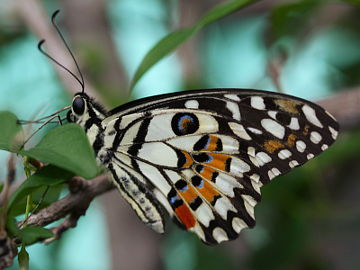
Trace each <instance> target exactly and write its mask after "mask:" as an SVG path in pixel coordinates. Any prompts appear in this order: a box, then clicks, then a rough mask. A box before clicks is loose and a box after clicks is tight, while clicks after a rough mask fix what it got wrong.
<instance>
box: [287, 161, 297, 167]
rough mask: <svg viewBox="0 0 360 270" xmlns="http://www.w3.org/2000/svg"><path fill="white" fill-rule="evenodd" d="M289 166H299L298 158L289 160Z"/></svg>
mask: <svg viewBox="0 0 360 270" xmlns="http://www.w3.org/2000/svg"><path fill="white" fill-rule="evenodd" d="M289 166H290V168H294V167H296V166H299V162H297V161H296V160H292V161H290V162H289Z"/></svg>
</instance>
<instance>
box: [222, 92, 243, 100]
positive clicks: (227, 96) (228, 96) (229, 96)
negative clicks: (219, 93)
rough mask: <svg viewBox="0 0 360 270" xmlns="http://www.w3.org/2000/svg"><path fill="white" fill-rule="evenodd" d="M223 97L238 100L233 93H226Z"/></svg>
mask: <svg viewBox="0 0 360 270" xmlns="http://www.w3.org/2000/svg"><path fill="white" fill-rule="evenodd" d="M224 97H226V98H228V99H231V100H235V101H240V98H239V97H238V96H237V95H234V94H227V95H224Z"/></svg>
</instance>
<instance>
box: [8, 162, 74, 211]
mask: <svg viewBox="0 0 360 270" xmlns="http://www.w3.org/2000/svg"><path fill="white" fill-rule="evenodd" d="M72 176H73V174H72V173H70V172H68V171H65V170H63V169H60V168H58V167H55V166H52V165H49V166H46V167H44V168H42V169H40V170H39V172H37V173H35V174H33V175H32V176H30V177H29V178H28V179H27V180H25V181H24V182H23V183H22V184H21V185H20V186H19V187H18V188H17V189H16V191H15V192H14V193H13V194H12V196H11V197H10V200H9V208H8V209H9V210H8V211H9V213H10V214H12V215H13V214H14V209H13V208H14V206H15V205H16V204H18V203H21V200H22V199H23V198H24V197H26V196H27V195H28V194H30V193H32V192H34V191H36V190H37V189H39V188H41V187H43V186H55V185H58V184H61V183H64V182H65V181H67V180H68V179H69V178H70V177H72Z"/></svg>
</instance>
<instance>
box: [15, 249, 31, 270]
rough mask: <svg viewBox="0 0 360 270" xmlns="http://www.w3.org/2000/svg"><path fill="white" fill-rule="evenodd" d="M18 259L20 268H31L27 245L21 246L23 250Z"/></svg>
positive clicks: (27, 269) (21, 269) (26, 269)
mask: <svg viewBox="0 0 360 270" xmlns="http://www.w3.org/2000/svg"><path fill="white" fill-rule="evenodd" d="M18 261H19V266H20V270H29V254H28V253H27V251H26V249H25V247H24V246H23V247H21V250H20V252H19V255H18Z"/></svg>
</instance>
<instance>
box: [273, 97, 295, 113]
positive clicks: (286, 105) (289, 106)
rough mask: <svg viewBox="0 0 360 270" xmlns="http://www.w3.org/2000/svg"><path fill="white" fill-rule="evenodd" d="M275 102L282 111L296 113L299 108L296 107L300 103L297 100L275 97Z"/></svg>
mask: <svg viewBox="0 0 360 270" xmlns="http://www.w3.org/2000/svg"><path fill="white" fill-rule="evenodd" d="M274 102H275V104H276V105H278V106H279V108H280V109H281V110H282V111H285V112H289V113H293V114H298V113H299V110H298V109H297V108H296V106H297V105H299V104H301V103H300V102H298V101H294V100H286V99H276V100H275V101H274Z"/></svg>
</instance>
